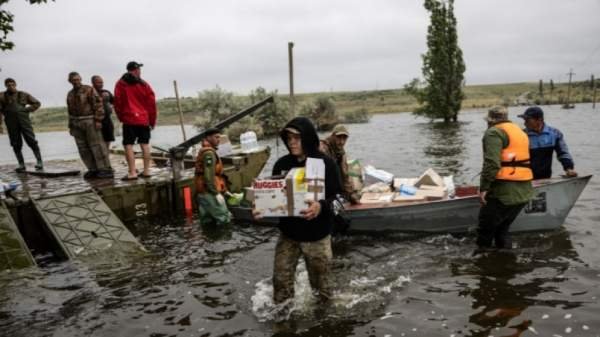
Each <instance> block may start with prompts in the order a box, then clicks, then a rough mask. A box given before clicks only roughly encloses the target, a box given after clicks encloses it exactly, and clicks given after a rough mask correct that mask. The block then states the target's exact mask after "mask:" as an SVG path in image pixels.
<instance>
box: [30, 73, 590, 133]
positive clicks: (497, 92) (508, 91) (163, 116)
mask: <svg viewBox="0 0 600 337" xmlns="http://www.w3.org/2000/svg"><path fill="white" fill-rule="evenodd" d="M464 90H465V95H466V99H465V100H464V101H463V104H462V110H471V109H484V108H487V107H490V106H493V105H503V104H504V105H509V106H518V105H531V104H541V105H547V104H563V103H564V102H565V99H566V91H567V84H564V83H561V84H556V85H555V88H554V91H553V92H552V96H550V87H549V85H548V84H547V83H545V84H544V96H543V97H542V96H541V95H540V94H539V83H538V82H523V83H508V84H485V85H467V86H465V89H464ZM592 94H593V92H592V90H591V86H590V85H589V81H587V82H586V81H583V82H574V83H573V84H572V87H571V99H570V102H571V103H574V104H577V103H591V102H592ZM321 95H325V96H329V97H331V98H332V99H333V100H334V102H335V105H336V110H337V112H338V113H340V114H345V113H348V112H352V111H355V110H357V109H366V110H367V111H368V112H369V113H370V114H384V113H402V112H411V111H413V110H414V109H415V108H417V107H418V104H417V101H416V100H415V99H414V98H413V97H412V96H409V95H408V94H406V93H405V92H404V90H403V89H385V90H364V91H346V92H320V93H306V94H297V95H296V101H297V105H298V106H300V105H302V104H304V103H307V102H310V101H312V100H314V99H315V98H316V97H318V96H321ZM598 95H599V96H600V94H598ZM241 97H243V96H241ZM279 97H280V98H281V99H282V100H287V99H288V95H279ZM596 100H600V97H597V98H596ZM197 101H198V99H197V98H195V97H184V98H182V99H181V106H182V110H183V116H184V118H183V119H184V123H185V124H194V122H195V120H196V118H197V117H199V116H200V112H199V108H197V105H198V104H197V103H196V102H197ZM42 104H43V102H42ZM157 105H158V110H159V117H158V126H165V125H179V113H178V111H177V108H176V102H175V99H174V98H173V97H166V98H161V99H159V100H158V101H157ZM31 117H32V120H33V123H34V128H35V131H36V132H50V131H65V130H67V109H66V107H50V108H42V109H40V110H39V111H36V112H34V113H33V114H31ZM459 119H460V114H459Z"/></svg>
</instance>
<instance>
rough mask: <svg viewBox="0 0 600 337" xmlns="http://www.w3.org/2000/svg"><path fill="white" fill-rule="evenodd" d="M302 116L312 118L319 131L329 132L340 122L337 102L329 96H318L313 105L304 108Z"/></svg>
mask: <svg viewBox="0 0 600 337" xmlns="http://www.w3.org/2000/svg"><path fill="white" fill-rule="evenodd" d="M300 115H301V116H304V117H308V118H310V119H311V120H312V121H313V123H315V127H316V128H317V131H329V130H331V129H333V127H334V126H335V125H336V124H338V123H339V122H340V118H339V116H338V114H337V111H336V107H335V102H334V101H333V99H332V98H331V97H329V96H325V95H320V96H317V97H316V98H315V99H314V101H313V102H312V103H308V104H305V105H303V106H302V108H301V110H300Z"/></svg>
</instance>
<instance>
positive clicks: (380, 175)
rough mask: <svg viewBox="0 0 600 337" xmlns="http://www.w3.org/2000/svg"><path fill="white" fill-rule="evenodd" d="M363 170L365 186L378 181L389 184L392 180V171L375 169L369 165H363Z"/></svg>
mask: <svg viewBox="0 0 600 337" xmlns="http://www.w3.org/2000/svg"><path fill="white" fill-rule="evenodd" d="M363 171H364V175H365V180H364V184H365V186H369V185H372V184H375V183H378V182H383V183H385V184H388V185H391V184H392V182H393V181H394V175H393V174H392V173H390V172H387V171H384V170H379V169H376V168H374V167H373V166H371V165H367V166H365V167H364V170H363Z"/></svg>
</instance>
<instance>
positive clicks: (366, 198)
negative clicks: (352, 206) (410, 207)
mask: <svg viewBox="0 0 600 337" xmlns="http://www.w3.org/2000/svg"><path fill="white" fill-rule="evenodd" d="M395 194H396V193H394V192H384V193H363V195H362V196H361V198H360V203H361V204H380V203H390V202H392V200H394V196H395Z"/></svg>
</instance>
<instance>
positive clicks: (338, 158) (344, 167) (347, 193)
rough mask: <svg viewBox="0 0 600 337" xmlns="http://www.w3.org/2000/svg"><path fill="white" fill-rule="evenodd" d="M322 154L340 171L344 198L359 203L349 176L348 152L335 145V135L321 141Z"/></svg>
mask: <svg viewBox="0 0 600 337" xmlns="http://www.w3.org/2000/svg"><path fill="white" fill-rule="evenodd" d="M319 149H320V150H321V152H323V153H324V154H326V155H327V156H328V157H329V158H331V159H333V161H335V163H336V164H337V166H338V168H339V170H340V176H341V178H342V189H343V192H344V198H346V199H347V200H348V201H350V202H351V203H353V204H355V203H358V201H359V200H360V196H359V195H358V193H357V192H356V191H354V188H353V187H352V182H350V176H349V175H348V159H347V158H346V151H345V150H344V149H343V148H339V147H338V146H337V145H336V143H335V135H331V136H329V137H327V138H326V139H324V140H321V144H320V146H319Z"/></svg>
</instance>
